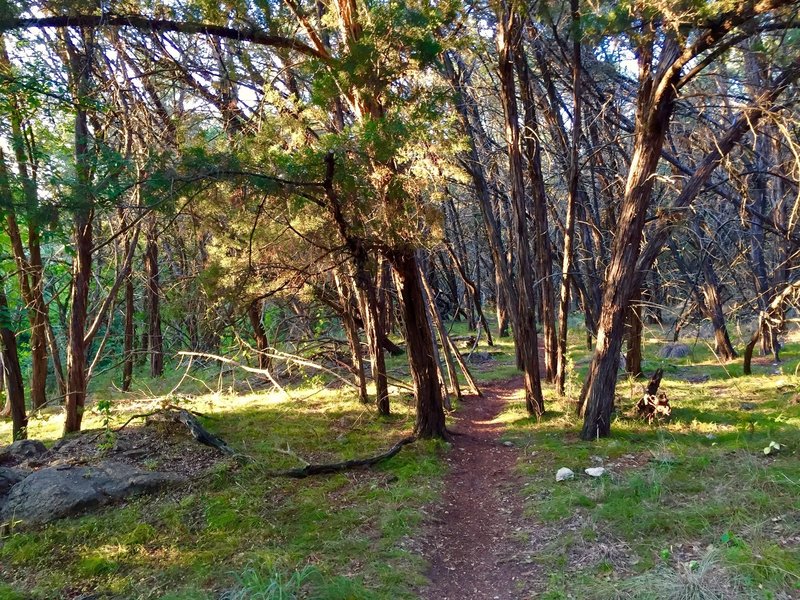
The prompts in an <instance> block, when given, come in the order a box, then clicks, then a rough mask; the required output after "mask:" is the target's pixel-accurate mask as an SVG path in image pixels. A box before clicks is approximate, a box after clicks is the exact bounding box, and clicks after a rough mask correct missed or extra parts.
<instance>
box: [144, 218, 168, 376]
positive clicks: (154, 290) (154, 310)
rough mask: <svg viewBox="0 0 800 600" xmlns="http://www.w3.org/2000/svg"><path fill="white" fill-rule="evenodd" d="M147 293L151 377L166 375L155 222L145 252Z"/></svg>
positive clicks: (149, 232) (148, 236)
mask: <svg viewBox="0 0 800 600" xmlns="http://www.w3.org/2000/svg"><path fill="white" fill-rule="evenodd" d="M144 270H145V293H146V294H147V337H148V342H147V345H148V352H149V356H150V377H161V376H162V375H163V374H164V345H163V338H162V334H161V308H160V304H161V285H160V281H159V280H160V273H159V264H158V241H157V240H156V227H155V221H153V222H152V223H151V225H150V228H149V231H148V234H147V245H146V246H145V251H144Z"/></svg>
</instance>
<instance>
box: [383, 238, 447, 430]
mask: <svg viewBox="0 0 800 600" xmlns="http://www.w3.org/2000/svg"><path fill="white" fill-rule="evenodd" d="M388 258H389V261H390V262H391V264H392V267H393V268H394V271H395V274H396V276H397V287H398V290H397V292H398V295H399V297H400V305H401V308H402V311H403V323H404V326H405V338H406V348H407V352H408V361H409V365H410V367H411V378H412V379H413V381H414V390H415V392H414V396H415V398H416V409H417V411H416V412H417V416H416V423H415V426H414V433H415V434H416V435H417V436H418V437H420V438H443V437H446V435H447V430H446V428H445V416H444V405H443V402H442V391H441V389H440V387H439V385H438V376H437V366H436V360H435V358H434V355H433V344H434V340H433V339H431V334H430V329H429V328H428V321H427V315H426V310H425V297H424V295H423V289H422V283H421V281H420V276H419V266H418V264H417V259H416V253H415V251H414V250H413V249H407V250H403V249H392V250H391V251H390V254H389V255H388Z"/></svg>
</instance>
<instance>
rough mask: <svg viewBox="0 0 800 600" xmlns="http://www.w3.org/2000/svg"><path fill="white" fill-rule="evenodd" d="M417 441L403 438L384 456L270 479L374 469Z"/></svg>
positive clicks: (279, 474) (281, 473)
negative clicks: (363, 468)
mask: <svg viewBox="0 0 800 600" xmlns="http://www.w3.org/2000/svg"><path fill="white" fill-rule="evenodd" d="M415 441H417V437H416V436H413V435H412V436H409V437H406V438H403V439H402V440H400V441H399V442H397V443H396V444H395V445H394V446H392V447H391V448H389V450H387V451H386V452H384V453H383V454H378V455H376V456H370V457H369V458H356V459H352V460H346V461H343V462H338V463H327V464H319V465H306V466H304V467H299V468H296V469H287V470H286V471H273V472H271V473H269V476H270V477H292V478H295V479H303V478H305V477H309V476H310V475H324V474H330V473H340V472H342V471H349V470H350V469H356V468H360V467H372V466H374V465H377V464H378V463H381V462H383V461H385V460H389V459H390V458H392V457H393V456H395V455H396V454H397V453H398V452H400V450H402V449H403V446H407V445H409V444H412V443H414V442H415Z"/></svg>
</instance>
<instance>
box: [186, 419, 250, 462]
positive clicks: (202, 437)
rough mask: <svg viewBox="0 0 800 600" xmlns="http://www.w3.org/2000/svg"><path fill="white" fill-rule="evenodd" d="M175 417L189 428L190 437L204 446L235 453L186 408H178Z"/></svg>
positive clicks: (231, 453)
mask: <svg viewBox="0 0 800 600" xmlns="http://www.w3.org/2000/svg"><path fill="white" fill-rule="evenodd" d="M177 413H178V414H177V416H176V419H177V420H178V422H180V423H183V424H184V425H186V427H188V428H189V432H190V433H191V434H192V437H193V438H194V439H196V440H197V441H198V442H200V443H201V444H204V445H206V446H211V447H212V448H216V449H217V450H219V451H220V452H222V453H223V454H227V455H229V456H234V455H236V454H237V453H236V451H235V450H234V449H233V448H231V447H230V446H228V444H227V443H226V442H225V440H223V439H222V438H219V437H217V436H216V435H214V434H213V433H211V432H210V431H208V430H207V429H206V428H205V427H203V426H202V425H201V424H200V421H198V420H197V417H195V416H194V415H192V414H191V413H190V412H189V411H188V410H183V409H181V410H178V411H177Z"/></svg>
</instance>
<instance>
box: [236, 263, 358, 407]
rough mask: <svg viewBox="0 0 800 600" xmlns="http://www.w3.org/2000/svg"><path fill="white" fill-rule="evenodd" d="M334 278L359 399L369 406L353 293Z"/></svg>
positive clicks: (336, 276) (338, 277)
mask: <svg viewBox="0 0 800 600" xmlns="http://www.w3.org/2000/svg"><path fill="white" fill-rule="evenodd" d="M334 278H335V280H336V288H337V290H338V291H339V302H340V304H341V306H342V312H341V318H342V326H343V327H344V332H345V335H346V336H347V344H348V345H349V346H350V357H351V359H352V362H353V369H352V372H353V377H354V378H355V384H356V386H357V387H358V399H359V401H360V402H362V403H363V404H368V403H369V396H368V395H367V378H366V375H365V374H364V357H363V355H362V354H361V340H360V339H359V337H358V326H357V325H356V321H355V319H354V318H353V308H354V306H353V292H352V289H351V288H350V286H349V285H348V282H347V281H345V280H344V279H343V278H342V277H341V275H340V274H339V273H335V274H334ZM251 307H252V305H251ZM251 312H252V308H251ZM252 320H253V317H252V316H251V317H250V321H251V322H252ZM259 320H260V313H259ZM262 329H263V325H262ZM265 337H266V336H265Z"/></svg>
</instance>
